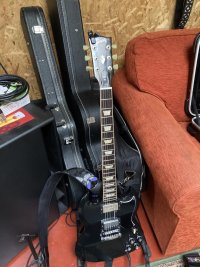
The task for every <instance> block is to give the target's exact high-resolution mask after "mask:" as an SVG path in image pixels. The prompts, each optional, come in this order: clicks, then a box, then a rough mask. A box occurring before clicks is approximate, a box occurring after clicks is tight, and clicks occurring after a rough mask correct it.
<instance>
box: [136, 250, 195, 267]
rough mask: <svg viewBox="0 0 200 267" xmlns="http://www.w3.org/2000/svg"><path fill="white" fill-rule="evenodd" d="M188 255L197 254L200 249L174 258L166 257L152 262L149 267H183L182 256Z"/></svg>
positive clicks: (140, 266) (139, 266)
mask: <svg viewBox="0 0 200 267" xmlns="http://www.w3.org/2000/svg"><path fill="white" fill-rule="evenodd" d="M189 253H199V254H200V249H194V250H191V251H187V252H185V253H181V254H178V255H176V256H172V257H167V258H164V259H162V260H158V261H153V262H151V267H154V266H156V267H184V266H185V265H184V262H183V255H186V254H189ZM144 266H145V265H138V266H137V267H144Z"/></svg>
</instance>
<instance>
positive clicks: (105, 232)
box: [101, 218, 121, 241]
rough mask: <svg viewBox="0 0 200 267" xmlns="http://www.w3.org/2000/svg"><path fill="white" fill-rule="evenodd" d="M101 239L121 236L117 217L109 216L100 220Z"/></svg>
mask: <svg viewBox="0 0 200 267" xmlns="http://www.w3.org/2000/svg"><path fill="white" fill-rule="evenodd" d="M101 224H102V229H101V240H102V241H106V240H113V239H116V238H120V237H121V231H120V220H119V218H110V219H106V220H102V221H101Z"/></svg>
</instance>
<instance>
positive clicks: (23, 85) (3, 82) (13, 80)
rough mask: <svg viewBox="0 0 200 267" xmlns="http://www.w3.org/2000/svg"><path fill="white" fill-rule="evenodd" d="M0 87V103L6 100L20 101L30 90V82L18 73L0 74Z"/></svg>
mask: <svg viewBox="0 0 200 267" xmlns="http://www.w3.org/2000/svg"><path fill="white" fill-rule="evenodd" d="M0 87H1V90H0V105H1V104H3V103H4V102H14V101H18V100H20V99H22V98H24V97H25V96H26V95H27V94H28V92H29V84H28V82H27V81H26V80H25V79H23V78H22V77H20V76H17V75H10V74H4V75H0ZM2 87H3V88H5V90H4V89H3V88H2Z"/></svg>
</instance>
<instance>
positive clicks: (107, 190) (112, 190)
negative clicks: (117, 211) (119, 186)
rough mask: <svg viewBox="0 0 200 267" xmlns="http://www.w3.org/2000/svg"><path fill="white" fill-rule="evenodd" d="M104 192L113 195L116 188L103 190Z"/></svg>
mask: <svg viewBox="0 0 200 267" xmlns="http://www.w3.org/2000/svg"><path fill="white" fill-rule="evenodd" d="M104 192H105V193H106V194H107V193H113V192H116V188H104Z"/></svg>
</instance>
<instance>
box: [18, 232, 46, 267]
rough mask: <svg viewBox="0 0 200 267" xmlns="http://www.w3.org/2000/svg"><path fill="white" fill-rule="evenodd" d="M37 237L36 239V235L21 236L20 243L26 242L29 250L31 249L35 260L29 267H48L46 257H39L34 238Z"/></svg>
mask: <svg viewBox="0 0 200 267" xmlns="http://www.w3.org/2000/svg"><path fill="white" fill-rule="evenodd" d="M35 237H36V236H35V235H30V234H22V235H20V239H19V242H20V243H21V242H24V241H26V242H27V243H28V246H29V248H30V251H31V256H33V260H32V262H31V263H30V264H29V265H28V266H32V265H37V266H38V267H46V265H45V263H44V257H43V256H42V255H38V253H37V251H36V249H35V247H34V245H33V241H32V238H35ZM31 256H30V258H31Z"/></svg>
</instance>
